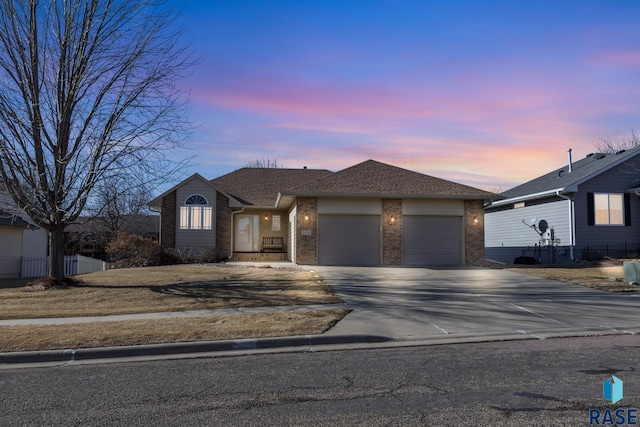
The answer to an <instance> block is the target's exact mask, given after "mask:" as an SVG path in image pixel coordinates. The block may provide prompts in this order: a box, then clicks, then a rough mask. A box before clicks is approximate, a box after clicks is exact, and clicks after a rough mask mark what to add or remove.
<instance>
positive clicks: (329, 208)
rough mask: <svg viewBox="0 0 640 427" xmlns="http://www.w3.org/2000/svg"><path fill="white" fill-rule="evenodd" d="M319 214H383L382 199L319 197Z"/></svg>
mask: <svg viewBox="0 0 640 427" xmlns="http://www.w3.org/2000/svg"><path fill="white" fill-rule="evenodd" d="M318 214H320V215H322V214H333V215H336V214H350V215H381V214H382V201H381V200H380V199H358V198H355V199H349V198H344V199H337V198H336V199H331V198H328V199H327V198H319V199H318Z"/></svg>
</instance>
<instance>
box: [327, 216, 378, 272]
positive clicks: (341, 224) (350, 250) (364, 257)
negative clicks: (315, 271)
mask: <svg viewBox="0 0 640 427" xmlns="http://www.w3.org/2000/svg"><path fill="white" fill-rule="evenodd" d="M318 264H320V265H380V216H378V215H319V216H318Z"/></svg>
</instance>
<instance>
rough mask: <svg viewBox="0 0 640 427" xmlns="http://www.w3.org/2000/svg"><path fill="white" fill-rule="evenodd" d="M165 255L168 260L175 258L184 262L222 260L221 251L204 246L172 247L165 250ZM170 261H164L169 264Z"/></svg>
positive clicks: (198, 262)
mask: <svg viewBox="0 0 640 427" xmlns="http://www.w3.org/2000/svg"><path fill="white" fill-rule="evenodd" d="M163 257H164V258H165V259H167V260H169V259H174V260H177V261H178V262H179V263H182V264H192V263H196V264H202V263H210V262H220V261H221V260H222V257H221V255H220V253H219V251H218V250H217V249H216V248H214V247H204V248H191V247H181V248H171V249H165V250H164V251H163ZM169 263H170V262H166V261H163V264H169Z"/></svg>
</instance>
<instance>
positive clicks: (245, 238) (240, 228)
mask: <svg viewBox="0 0 640 427" xmlns="http://www.w3.org/2000/svg"><path fill="white" fill-rule="evenodd" d="M259 235H260V216H259V215H247V214H242V215H236V233H235V251H236V252H258V251H259V250H260V245H259V243H260V242H259Z"/></svg>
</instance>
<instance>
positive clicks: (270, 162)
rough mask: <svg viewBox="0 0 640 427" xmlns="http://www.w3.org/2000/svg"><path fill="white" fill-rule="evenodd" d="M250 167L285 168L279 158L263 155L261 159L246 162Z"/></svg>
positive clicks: (246, 165)
mask: <svg viewBox="0 0 640 427" xmlns="http://www.w3.org/2000/svg"><path fill="white" fill-rule="evenodd" d="M245 167H248V168H263V169H278V168H284V165H283V164H282V163H278V160H277V159H270V158H269V157H263V158H261V159H255V160H252V161H249V162H247V163H246V164H245Z"/></svg>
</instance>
